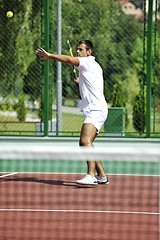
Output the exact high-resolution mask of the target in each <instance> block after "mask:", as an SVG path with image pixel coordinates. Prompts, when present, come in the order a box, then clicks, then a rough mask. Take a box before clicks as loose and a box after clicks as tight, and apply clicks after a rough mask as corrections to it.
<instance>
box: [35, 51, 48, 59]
mask: <svg viewBox="0 0 160 240" xmlns="http://www.w3.org/2000/svg"><path fill="white" fill-rule="evenodd" d="M36 53H37V55H39V56H42V57H43V58H41V60H48V59H50V58H51V55H50V53H48V52H46V51H45V50H44V49H43V48H40V49H37V50H36Z"/></svg>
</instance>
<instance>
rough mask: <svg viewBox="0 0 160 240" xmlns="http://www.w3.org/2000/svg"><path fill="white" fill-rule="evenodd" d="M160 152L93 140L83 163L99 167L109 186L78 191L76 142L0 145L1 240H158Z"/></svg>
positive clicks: (81, 168)
mask: <svg viewBox="0 0 160 240" xmlns="http://www.w3.org/2000/svg"><path fill="white" fill-rule="evenodd" d="M138 141H139V140H138ZM159 144H160V143H159V141H158V140H155V141H154V140H152V142H149V141H146V140H143V142H142V141H139V142H137V141H134V140H133V139H132V140H130V141H126V142H125V141H124V140H123V141H122V140H118V141H117V140H116V139H115V140H113V141H112V140H111V139H110V140H108V141H107V140H105V141H101V140H97V141H96V142H95V146H96V148H95V149H98V151H97V152H95V154H94V155H93V153H92V154H90V155H86V157H87V159H89V160H90V159H91V157H93V156H94V157H95V158H96V159H97V158H98V157H99V158H100V160H103V164H104V168H105V171H106V172H107V175H108V177H109V182H110V183H109V185H100V184H99V185H98V186H80V185H77V184H76V183H75V181H76V180H77V179H80V178H81V177H82V176H83V174H84V173H86V162H85V161H84V156H82V153H81V152H79V151H78V147H77V146H78V139H72V140H71V139H70V140H69V139H68V140H67V141H66V140H64V141H63V140H61V139H60V138H58V139H57V140H53V139H44V140H42V139H41V140H40V139H30V140H29V139H25V138H21V139H20V140H19V139H13V138H12V139H10V140H9V139H1V145H0V156H1V157H0V159H1V160H0V162H1V164H0V166H1V167H0V172H1V174H0V175H1V177H0V185H1V188H0V189H1V190H0V196H1V197H0V215H1V217H0V236H1V238H0V239H7V240H8V239H87V240H88V239H116V240H117V239H123V240H126V239H134V240H135V239H151V238H152V239H155V240H158V239H159V232H160V229H159V219H160V213H159V182H160V181H159V161H160V150H159V149H160V148H159ZM66 149H70V150H71V149H72V152H73V153H71V151H67V150H66ZM113 149H114V151H113ZM104 150H105V151H104ZM27 152H28V155H27ZM60 152H61V153H63V154H60ZM112 152H113V154H112V156H111V153H112ZM102 153H103V154H102ZM107 153H108V156H107ZM118 153H119V154H118ZM85 154H86V153H85ZM22 156H23V157H22ZM40 156H41V157H40ZM104 156H105V157H104ZM143 156H144V157H143ZM151 156H152V157H151ZM138 157H139V159H138ZM105 158H106V160H105ZM113 158H114V159H113ZM127 158H129V159H127Z"/></svg>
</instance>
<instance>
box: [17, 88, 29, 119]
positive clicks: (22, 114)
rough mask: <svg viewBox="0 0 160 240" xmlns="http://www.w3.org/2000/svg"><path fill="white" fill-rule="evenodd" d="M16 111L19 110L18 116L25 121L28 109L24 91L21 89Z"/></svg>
mask: <svg viewBox="0 0 160 240" xmlns="http://www.w3.org/2000/svg"><path fill="white" fill-rule="evenodd" d="M16 112H17V118H18V119H19V121H25V119H26V115H27V111H26V107H25V100H24V94H23V91H21V93H20V95H19V97H18V105H17V109H16Z"/></svg>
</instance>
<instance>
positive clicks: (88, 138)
mask: <svg viewBox="0 0 160 240" xmlns="http://www.w3.org/2000/svg"><path fill="white" fill-rule="evenodd" d="M96 136H97V129H96V128H95V127H94V126H93V124H92V123H84V124H83V125H82V129H81V136H80V141H79V145H80V146H85V147H93V141H94V139H95V137H96ZM87 165H88V174H89V175H91V176H93V177H94V176H95V168H96V163H95V161H88V162H87Z"/></svg>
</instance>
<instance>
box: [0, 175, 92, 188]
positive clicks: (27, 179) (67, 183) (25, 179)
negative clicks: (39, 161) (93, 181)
mask: <svg viewBox="0 0 160 240" xmlns="http://www.w3.org/2000/svg"><path fill="white" fill-rule="evenodd" d="M2 181H3V182H32V183H33V182H35V183H43V184H48V185H54V186H66V187H73V188H75V189H79V188H94V187H95V186H87V185H86V186H85V185H77V184H76V183H75V182H71V181H63V180H45V179H38V178H33V177H23V178H3V179H1V182H2Z"/></svg>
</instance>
